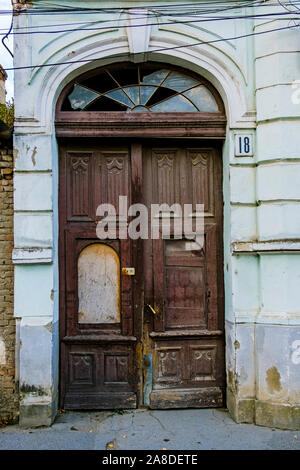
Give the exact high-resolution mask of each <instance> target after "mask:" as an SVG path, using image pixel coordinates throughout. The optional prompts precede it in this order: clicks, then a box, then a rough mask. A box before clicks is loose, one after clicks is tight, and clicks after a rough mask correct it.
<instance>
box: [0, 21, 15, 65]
mask: <svg viewBox="0 0 300 470" xmlns="http://www.w3.org/2000/svg"><path fill="white" fill-rule="evenodd" d="M13 24H14V20H13V16H12V17H11V24H10V28H9V30H8V31H7V33H6V34H4V36H3V38H2V39H1V41H2V44H3V46H4V47H5V49H6V50H7V51H8V52H9V53H10V55H11V56H12V57H14V55H13V53H12V52H11V50H10V49H9V47H8V46H7V45H6V44H5V42H4V41H5V39H7V38H8V36H9V35H10V34H11V31H12V28H13Z"/></svg>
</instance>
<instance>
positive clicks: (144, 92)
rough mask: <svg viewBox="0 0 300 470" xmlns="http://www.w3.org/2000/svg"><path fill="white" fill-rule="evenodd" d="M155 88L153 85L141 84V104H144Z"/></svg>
mask: <svg viewBox="0 0 300 470" xmlns="http://www.w3.org/2000/svg"><path fill="white" fill-rule="evenodd" d="M156 89H157V88H156V87H155V86H141V104H146V103H147V101H148V100H149V99H150V98H151V96H152V95H153V93H154V92H155V90H156Z"/></svg>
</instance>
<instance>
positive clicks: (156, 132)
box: [55, 84, 227, 407]
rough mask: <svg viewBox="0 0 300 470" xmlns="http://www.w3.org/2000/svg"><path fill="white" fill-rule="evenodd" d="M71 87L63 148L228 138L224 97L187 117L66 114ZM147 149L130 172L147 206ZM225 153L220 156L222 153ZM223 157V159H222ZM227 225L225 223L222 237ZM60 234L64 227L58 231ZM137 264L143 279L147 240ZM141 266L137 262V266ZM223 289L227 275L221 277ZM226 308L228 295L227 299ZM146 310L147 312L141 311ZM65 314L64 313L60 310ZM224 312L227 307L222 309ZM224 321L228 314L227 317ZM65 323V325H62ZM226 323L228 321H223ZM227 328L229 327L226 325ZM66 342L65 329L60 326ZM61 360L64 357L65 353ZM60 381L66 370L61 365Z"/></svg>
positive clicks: (137, 303)
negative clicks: (74, 142) (71, 143)
mask: <svg viewBox="0 0 300 470" xmlns="http://www.w3.org/2000/svg"><path fill="white" fill-rule="evenodd" d="M71 86H72V84H69V85H67V86H66V87H65V89H64V90H63V92H62V93H61V94H60V97H59V99H58V101H57V103H56V113H55V133H56V137H57V142H58V147H60V142H61V141H64V140H65V139H66V140H68V138H72V139H74V138H82V139H83V140H85V139H91V138H92V139H93V138H96V139H97V138H104V139H105V140H109V139H112V140H114V139H118V138H126V139H130V138H132V139H134V140H135V139H140V140H143V139H145V138H147V139H149V140H154V139H166V140H167V139H183V140H186V141H188V140H189V139H193V140H198V139H199V142H201V141H204V140H206V141H207V140H209V141H210V143H211V145H213V144H214V143H216V142H217V141H218V142H219V143H220V141H221V142H224V141H225V138H226V124H227V119H226V116H225V109H224V105H223V102H222V100H221V98H220V97H218V101H219V103H220V109H221V110H222V111H221V112H219V113H184V112H178V113H176V112H172V113H167V112H156V113H149V112H147V113H143V112H141V113H131V114H130V113H124V112H89V111H72V112H68V111H61V106H62V103H63V101H64V99H65V97H66V95H67V94H68V93H69V91H70V87H71ZM141 147H142V144H140V143H133V144H132V147H131V152H132V155H131V160H132V162H133V163H134V164H133V165H132V168H131V184H132V203H135V202H143V199H142V166H143V165H142V148H141ZM220 153H221V152H220ZM220 157H221V155H220ZM60 224H61V214H60V210H59V225H60ZM223 229H224V223H222V233H223ZM59 232H60V228H59ZM61 243H62V240H59V251H60V250H61ZM132 252H133V263H134V266H135V267H136V277H135V281H136V282H137V279H139V278H140V276H142V274H143V269H144V267H143V263H142V262H141V260H142V259H143V256H142V253H143V240H141V239H137V240H133V241H132ZM137 261H138V262H137ZM220 263H222V266H223V238H222V256H221V259H220ZM64 279H65V272H64V270H63V269H61V267H60V280H59V285H60V289H61V286H62V285H63V283H64ZM222 283H223V286H224V276H223V277H222ZM135 287H136V288H135V289H134V292H135V298H133V305H134V310H133V315H134V318H135V322H134V325H135V327H134V336H135V337H136V338H137V341H136V368H137V406H138V407H140V406H141V405H142V404H143V391H144V390H143V389H144V374H143V369H144V365H143V343H142V339H143V338H142V335H143V316H142V315H137V312H138V311H143V306H144V300H143V288H138V286H135ZM223 304H224V296H223ZM141 309H142V310H141ZM60 310H61V309H60ZM223 310H224V308H223ZM223 317H224V315H223ZM61 322H62V320H61V318H60V325H61ZM223 324H224V318H223ZM224 327H225V326H224ZM60 338H61V327H60ZM60 357H61V354H60ZM60 377H61V366H60ZM61 382H62V381H61V379H60V381H59V390H60V397H61Z"/></svg>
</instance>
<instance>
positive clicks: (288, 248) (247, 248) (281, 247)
mask: <svg viewBox="0 0 300 470" xmlns="http://www.w3.org/2000/svg"><path fill="white" fill-rule="evenodd" d="M231 247H232V253H233V254H239V253H250V254H263V253H283V252H286V253H291V252H293V253H294V252H299V253H300V240H278V241H274V240H272V241H263V242H233V243H232V244H231Z"/></svg>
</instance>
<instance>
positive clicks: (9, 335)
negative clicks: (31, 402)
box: [0, 148, 18, 419]
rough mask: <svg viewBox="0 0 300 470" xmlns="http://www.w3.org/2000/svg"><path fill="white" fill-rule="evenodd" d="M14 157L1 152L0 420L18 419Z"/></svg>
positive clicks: (8, 151) (5, 150)
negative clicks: (2, 359)
mask: <svg viewBox="0 0 300 470" xmlns="http://www.w3.org/2000/svg"><path fill="white" fill-rule="evenodd" d="M12 175H13V154H12V149H10V148H0V337H1V339H2V340H3V341H4V343H5V355H6V363H5V364H1V366H0V419H1V418H7V417H9V418H11V417H14V418H15V417H17V414H18V393H17V391H16V386H15V319H14V317H13V289H14V284H13V283H14V278H13V264H12V260H11V252H12V249H13V179H12Z"/></svg>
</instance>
